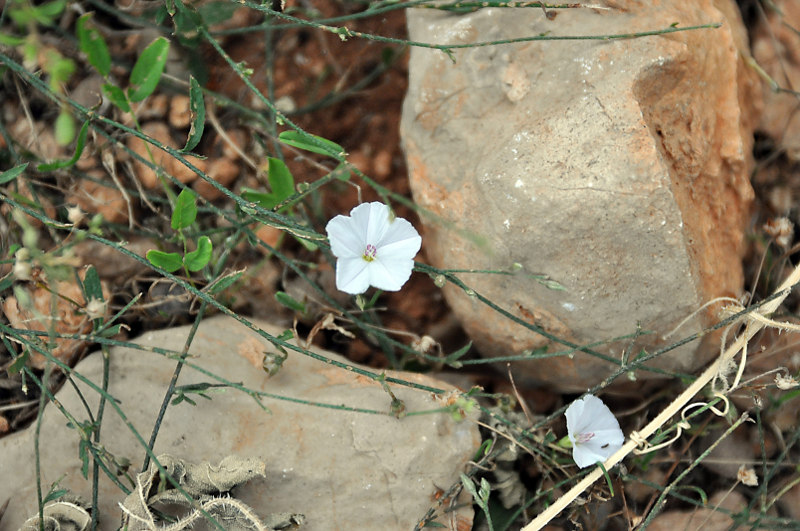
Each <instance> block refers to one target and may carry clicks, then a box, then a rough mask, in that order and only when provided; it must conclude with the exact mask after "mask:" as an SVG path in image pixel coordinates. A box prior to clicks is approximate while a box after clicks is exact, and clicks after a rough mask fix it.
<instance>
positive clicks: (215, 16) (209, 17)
mask: <svg viewBox="0 0 800 531" xmlns="http://www.w3.org/2000/svg"><path fill="white" fill-rule="evenodd" d="M237 7H239V5H237V4H236V3H235V2H209V3H208V4H203V5H201V6H200V7H199V8H197V11H198V12H199V13H200V16H201V17H202V18H203V22H205V24H206V25H207V26H213V25H214V24H219V23H220V22H225V21H226V20H228V19H229V18H231V17H232V16H233V12H234V11H236V8H237Z"/></svg>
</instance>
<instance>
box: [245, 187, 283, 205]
mask: <svg viewBox="0 0 800 531" xmlns="http://www.w3.org/2000/svg"><path fill="white" fill-rule="evenodd" d="M242 199H244V200H245V201H250V202H251V203H255V204H257V205H258V206H260V207H261V208H266V209H267V210H272V209H273V208H275V206H277V204H278V199H277V198H276V197H275V194H269V193H266V192H258V191H256V190H253V189H252V188H247V187H245V188H242Z"/></svg>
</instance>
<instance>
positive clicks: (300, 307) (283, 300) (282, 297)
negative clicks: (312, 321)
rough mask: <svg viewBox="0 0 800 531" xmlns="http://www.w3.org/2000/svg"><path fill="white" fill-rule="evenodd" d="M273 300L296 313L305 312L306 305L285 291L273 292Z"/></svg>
mask: <svg viewBox="0 0 800 531" xmlns="http://www.w3.org/2000/svg"><path fill="white" fill-rule="evenodd" d="M275 300H276V301H278V302H279V303H280V304H282V305H283V306H286V307H287V308H289V309H290V310H294V311H295V312H297V313H300V314H304V313H306V305H305V304H303V303H302V302H300V301H298V300H297V299H295V298H294V297H292V296H291V295H289V294H288V293H286V292H285V291H278V292H276V293H275Z"/></svg>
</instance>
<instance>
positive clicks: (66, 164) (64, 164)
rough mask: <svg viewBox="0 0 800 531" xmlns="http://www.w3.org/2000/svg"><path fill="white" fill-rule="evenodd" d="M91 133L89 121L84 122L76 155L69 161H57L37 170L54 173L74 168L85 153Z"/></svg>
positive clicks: (41, 165)
mask: <svg viewBox="0 0 800 531" xmlns="http://www.w3.org/2000/svg"><path fill="white" fill-rule="evenodd" d="M88 133H89V120H86V121H85V122H83V125H82V126H81V130H80V132H79V133H78V141H77V143H76V144H75V154H73V155H72V158H71V159H69V160H57V161H55V162H51V163H49V164H39V165H38V166H37V167H36V169H37V170H39V171H53V170H60V169H62V168H67V167H69V166H72V165H73V164H75V163H76V162H78V159H79V158H81V154H82V153H83V148H84V147H85V146H86V135H87V134H88Z"/></svg>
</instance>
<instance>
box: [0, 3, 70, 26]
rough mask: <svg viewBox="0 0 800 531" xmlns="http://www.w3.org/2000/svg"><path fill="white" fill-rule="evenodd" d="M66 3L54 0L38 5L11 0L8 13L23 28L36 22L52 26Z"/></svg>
mask: <svg viewBox="0 0 800 531" xmlns="http://www.w3.org/2000/svg"><path fill="white" fill-rule="evenodd" d="M66 5H67V2H66V0H54V1H52V2H45V3H44V4H41V5H38V6H34V5H31V4H30V3H29V2H27V1H26V0H12V1H11V2H10V6H9V7H10V8H9V10H8V15H9V17H10V18H11V20H13V21H14V22H15V23H16V24H17V26H20V27H23V28H24V27H29V26H31V25H36V24H39V25H42V26H52V25H53V24H55V21H56V18H58V16H59V15H60V14H61V12H62V11H64V7H65V6H66Z"/></svg>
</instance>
